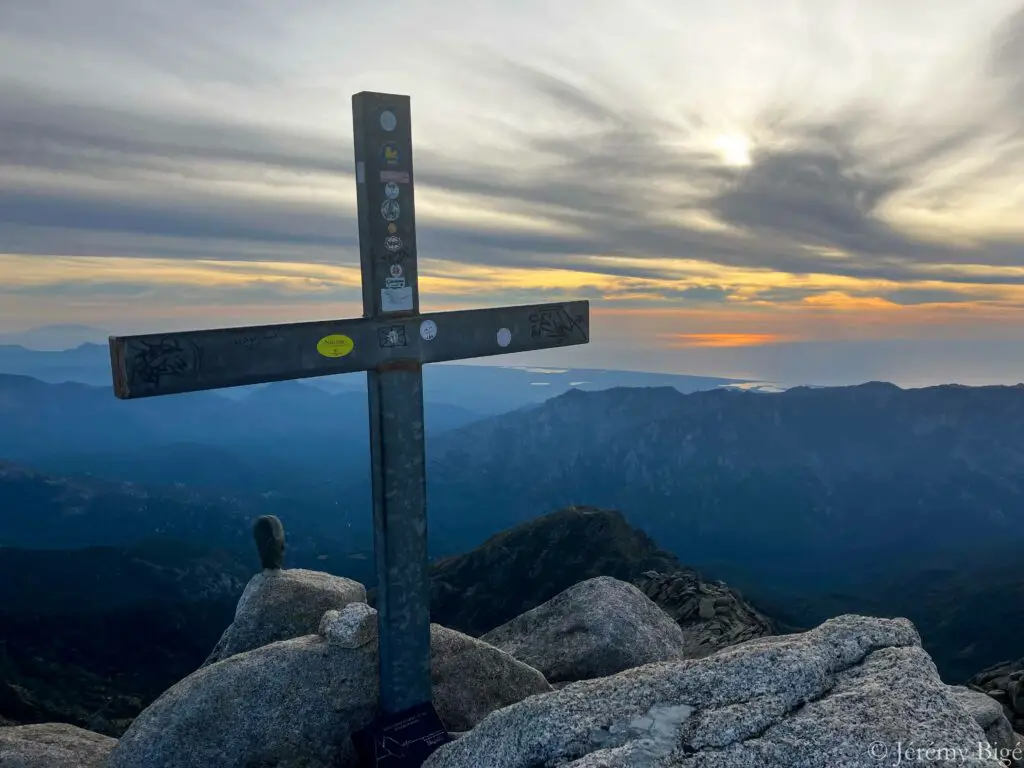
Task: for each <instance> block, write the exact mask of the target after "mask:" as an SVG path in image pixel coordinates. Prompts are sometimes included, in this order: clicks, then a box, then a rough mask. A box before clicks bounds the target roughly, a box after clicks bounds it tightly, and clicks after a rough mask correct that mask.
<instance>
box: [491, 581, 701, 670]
mask: <svg viewBox="0 0 1024 768" xmlns="http://www.w3.org/2000/svg"><path fill="white" fill-rule="evenodd" d="M480 639H481V640H483V641H484V642H485V643H489V644H491V645H493V646H495V647H497V648H500V649H501V650H503V651H506V652H507V653H510V654H511V655H512V656H515V657H516V658H517V659H519V660H520V661H522V662H525V663H526V664H529V665H530V666H531V667H533V668H534V669H538V670H540V671H541V672H542V673H543V674H544V677H546V678H547V680H548V681H549V682H551V683H563V682H571V681H576V680H589V679H591V678H595V677H604V676H606V675H611V674H614V673H616V672H621V671H622V670H624V669H631V668H633V667H639V666H642V665H644V664H650V663H653V662H656V661H678V660H681V659H683V658H685V648H686V642H685V638H684V637H683V631H682V630H681V629H680V628H679V626H678V625H677V624H676V623H675V622H674V621H673V620H672V619H671V617H669V616H668V614H666V613H665V612H664V611H663V610H661V609H660V608H659V607H658V606H657V605H655V604H654V603H653V602H651V601H650V600H649V599H648V598H647V597H645V596H644V594H643V593H642V592H641V591H640V590H639V589H637V588H636V587H634V586H633V585H632V584H627V583H626V582H624V581H619V580H618V579H613V578H611V577H610V576H599V577H597V578H594V579H588V580H587V581H583V582H580V583H579V584H576V585H575V586H573V587H570V588H569V589H567V590H565V591H564V592H561V593H559V594H558V595H556V596H555V597H553V598H552V599H551V600H548V601H547V602H546V603H542V604H541V605H538V606H537V607H536V608H534V609H532V610H530V611H527V612H526V613H524V614H522V615H521V616H517V617H516V618H514V619H512V621H509V622H508V623H506V624H503V625H502V626H500V627H498V628H497V629H494V630H492V631H490V632H488V633H487V634H485V635H483V636H482V637H481V638H480Z"/></svg>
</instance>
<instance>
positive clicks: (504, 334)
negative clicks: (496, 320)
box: [498, 328, 512, 347]
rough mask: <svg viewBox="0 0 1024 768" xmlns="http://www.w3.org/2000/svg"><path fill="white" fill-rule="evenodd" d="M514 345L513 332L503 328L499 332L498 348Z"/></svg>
mask: <svg viewBox="0 0 1024 768" xmlns="http://www.w3.org/2000/svg"><path fill="white" fill-rule="evenodd" d="M511 343H512V331H510V330H509V329H508V328H501V329H499V330H498V346H499V347H507V346H508V345H509V344H511Z"/></svg>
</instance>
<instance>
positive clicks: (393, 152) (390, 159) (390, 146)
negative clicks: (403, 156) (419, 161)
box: [380, 141, 399, 165]
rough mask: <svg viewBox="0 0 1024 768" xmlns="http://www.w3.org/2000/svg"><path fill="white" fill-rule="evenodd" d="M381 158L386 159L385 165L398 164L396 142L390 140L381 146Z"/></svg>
mask: <svg viewBox="0 0 1024 768" xmlns="http://www.w3.org/2000/svg"><path fill="white" fill-rule="evenodd" d="M380 159H381V160H383V161H384V164H385V165H398V160H399V154H398V145H397V144H395V142H393V141H389V142H388V143H387V144H385V145H384V146H383V147H381V148H380Z"/></svg>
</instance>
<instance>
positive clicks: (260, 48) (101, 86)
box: [0, 0, 1024, 348]
mask: <svg viewBox="0 0 1024 768" xmlns="http://www.w3.org/2000/svg"><path fill="white" fill-rule="evenodd" d="M595 2H597V0H595ZM429 5H430V7H429V8H419V7H414V6H411V5H409V6H407V7H403V8H402V9H401V12H398V11H397V10H394V9H392V10H389V11H387V12H381V11H380V9H379V8H377V7H375V6H367V5H366V4H358V3H354V2H348V3H346V2H341V3H325V2H317V1H315V0H297V2H295V3H290V4H289V5H288V7H287V8H285V7H284V6H280V7H278V6H274V5H272V4H262V5H259V6H258V7H257V6H252V4H251V3H250V4H245V3H242V2H241V0H225V2H220V3H215V4H211V3H201V2H199V1H198V0H182V2H180V3H176V4H174V5H173V6H172V5H168V4H166V3H158V2H155V1H154V0H137V2H132V3H128V2H125V1H123V0H120V1H119V0H96V1H95V2H93V3H90V4H88V8H86V7H85V6H83V5H82V4H80V3H77V2H72V0H50V2H47V3H40V2H37V1H36V0H9V1H8V2H5V3H3V4H2V5H0V44H2V46H3V51H4V53H3V60H2V61H0V64H2V65H3V66H2V67H0V71H2V72H3V74H2V75H0V104H3V109H2V110H0V275H2V277H3V280H0V283H2V284H4V285H5V286H6V288H5V289H4V290H5V291H6V293H5V295H4V296H5V299H4V300H5V302H7V309H6V310H5V312H6V313H7V314H5V315H4V317H11V316H13V315H11V314H10V313H13V312H14V311H15V310H13V309H11V308H12V307H15V306H17V307H19V308H24V307H28V306H30V305H31V306H38V307H40V309H39V310H38V311H39V312H42V311H43V310H42V309H41V307H42V306H43V303H42V302H43V300H44V299H46V297H52V298H53V300H54V302H58V303H59V302H61V301H65V300H69V301H70V300H72V299H73V300H75V301H85V300H86V299H88V298H90V297H91V298H92V299H94V300H95V301H96V304H97V306H98V303H99V302H100V301H101V300H103V301H109V302H110V306H111V307H116V309H112V310H110V311H111V312H115V313H118V312H122V311H124V310H125V308H127V307H132V308H133V309H134V308H138V309H139V310H140V311H147V310H148V308H149V307H154V309H153V310H152V311H154V312H155V311H156V309H155V307H157V306H160V307H162V309H161V311H163V312H169V311H170V309H171V308H173V307H174V305H175V304H176V303H188V304H189V305H190V306H198V305H201V304H202V305H204V306H210V307H215V306H216V305H217V304H218V303H219V304H221V305H223V306H224V307H225V308H226V307H228V306H229V305H237V306H239V307H242V306H244V307H246V308H247V310H246V311H249V310H251V311H252V313H253V315H254V316H255V315H258V310H259V308H260V306H261V303H262V305H264V306H267V307H268V308H270V309H268V311H270V312H272V313H273V312H278V313H285V312H286V311H287V312H291V313H293V314H295V315H297V316H301V315H302V313H303V311H304V306H305V305H307V304H313V305H315V306H318V307H322V306H323V304H324V303H325V302H327V303H330V302H334V301H338V302H339V304H346V305H348V304H351V303H352V302H353V301H357V300H358V290H357V288H356V281H357V280H358V271H357V270H358V229H357V223H356V220H355V205H354V189H355V187H354V184H355V182H354V179H353V177H352V172H353V168H352V149H351V130H350V121H351V117H350V113H349V104H350V101H349V97H350V95H351V93H353V92H355V91H358V90H363V89H366V88H377V89H379V90H393V91H395V92H403V93H412V94H413V107H414V120H415V129H414V134H415V140H416V171H417V190H416V206H417V240H418V245H419V251H420V259H421V266H422V268H423V275H424V277H423V283H422V286H421V287H422V290H423V292H424V304H425V306H427V305H429V306H431V307H435V306H436V307H447V306H465V305H479V304H484V305H488V304H489V305H493V304H498V303H527V302H532V301H539V300H557V299H561V298H568V297H571V296H581V295H582V296H588V297H591V298H592V299H594V302H595V307H596V308H600V309H620V308H621V309H642V308H644V307H646V308H650V309H652V310H654V311H657V312H662V311H663V310H669V309H673V308H678V309H682V310H687V311H689V310H693V311H695V312H707V313H709V314H707V315H706V316H702V318H704V319H702V320H701V323H702V325H701V327H700V328H697V329H696V330H694V329H688V328H687V327H685V326H673V328H671V329H670V331H671V332H675V331H679V332H680V333H682V334H684V336H685V334H686V333H688V332H689V331H690V330H693V331H694V332H693V333H692V334H690V336H689V337H686V338H688V339H689V341H687V344H688V345H689V347H690V348H693V347H694V345H696V346H698V347H701V348H712V347H714V348H724V347H736V348H744V345H746V346H749V344H748V342H751V341H752V340H754V341H756V342H757V345H763V344H766V343H768V341H767V340H773V341H771V344H772V345H773V346H775V345H777V344H778V343H779V342H778V340H779V339H791V338H803V336H804V335H806V334H805V333H804V331H805V330H806V329H805V328H801V327H800V324H801V323H803V324H805V325H806V324H811V323H817V324H819V325H818V327H821V328H827V329H828V330H829V332H831V333H834V334H835V335H836V336H837V337H842V336H843V333H847V335H848V331H844V328H847V329H848V328H849V327H851V326H852V325H855V324H857V323H859V322H861V318H862V317H863V316H864V314H865V313H867V312H870V313H871V317H873V318H875V319H876V321H877V323H878V324H879V325H882V324H884V323H889V324H892V323H904V326H902V327H905V328H908V329H910V330H908V331H907V332H908V333H923V332H924V331H923V330H922V329H923V328H925V326H927V324H928V323H932V324H933V325H934V326H939V325H941V324H943V323H947V322H951V323H954V322H955V323H960V324H961V325H959V326H957V327H960V328H966V327H970V328H972V331H971V332H972V333H981V332H982V331H977V330H976V326H973V325H970V326H969V324H966V323H967V320H965V319H964V317H963V315H958V314H954V313H955V312H956V311H959V310H962V311H964V312H968V311H971V310H977V309H978V308H979V307H981V306H982V303H984V312H983V313H981V314H979V315H978V316H984V317H985V318H986V319H987V321H988V322H990V323H998V322H1000V321H1001V322H1003V323H1006V322H1007V321H1012V320H1013V319H1015V318H1016V316H1015V315H1014V314H1013V307H1014V306H1020V305H1021V304H1022V303H1024V192H1022V191H1021V190H1020V188H1019V178H1020V176H1021V174H1024V135H1022V133H1021V130H1020V126H1021V125H1022V124H1024V123H1022V120H1021V118H1022V114H1021V111H1020V109H1021V107H1020V105H1021V104H1022V103H1024V85H1022V83H1024V75H1022V73H1024V58H1022V57H1024V10H1022V9H1020V8H1019V3H1017V4H1016V5H1014V4H1013V3H1010V2H1006V1H1004V0H986V1H985V2H983V3H979V4H977V5H976V6H971V7H968V4H963V3H953V2H952V0H948V2H947V1H946V0H942V1H941V2H937V3H931V4H920V3H917V4H915V3H911V2H909V0H908V4H906V5H904V4H890V5H888V6H886V7H885V9H882V6H881V5H872V6H867V5H864V4H861V5H860V6H857V7H856V8H855V7H854V6H853V5H851V4H847V3H838V2H826V1H825V0H820V1H818V0H816V2H808V3H802V2H796V3H794V4H792V6H791V8H790V10H789V11H787V12H786V13H779V12H776V11H774V10H766V6H763V5H762V4H758V3H754V2H744V0H737V2H736V3H734V4H726V5H723V6H722V7H721V8H720V9H719V10H716V11H715V12H714V13H708V12H706V8H704V7H703V6H699V5H698V4H694V3H690V2H689V0H678V2H671V3H669V2H665V3H658V2H656V3H655V4H654V5H653V6H650V7H649V10H647V11H635V10H634V11H630V12H629V13H628V15H622V14H625V9H626V6H625V5H623V4H621V3H615V2H610V1H606V0H601V2H600V3H599V5H600V12H597V11H595V10H594V6H593V5H587V6H582V5H580V4H576V3H573V2H568V3H561V4H557V5H552V4H550V3H542V2H539V0H523V2H522V3H517V4H513V5H512V6H510V5H508V4H506V3H498V2H491V1H490V0H481V3H480V4H479V8H478V10H479V14H473V15H471V14H465V13H464V12H463V11H462V10H461V9H460V8H458V7H457V5H456V4H450V3H443V2H442V3H433V4H429ZM911 6H913V7H911ZM926 6H927V7H926ZM929 9H934V12H932V11H931V10H929ZM926 11H927V12H926ZM619 12H621V13H619ZM382 16H383V17H386V19H384V20H383V21H382ZM478 17H479V18H478ZM382 23H383V24H385V25H386V26H387V39H392V40H402V41H403V42H402V45H400V46H391V47H390V48H389V47H387V46H386V45H385V44H384V42H383V41H384V39H385V38H384V37H382V35H383V34H384V33H383V32H382V27H381V25H382ZM494 29H500V30H501V32H502V34H501V35H500V36H495V35H494V34H493V30H494ZM542 29H549V30H558V33H557V35H549V36H545V35H542V34H540V33H539V31H538V30H542ZM341 39H343V40H344V41H345V42H344V45H340V44H339V42H338V41H339V40H341ZM466 41H479V42H474V43H469V42H466ZM723 41H724V42H723ZM737 147H742V148H744V151H742V152H740V151H738V150H737ZM3 254H7V256H4V255H3ZM72 256H74V257H79V258H80V261H78V262H75V261H73V260H71V259H68V258H64V257H72ZM172 262H173V263H179V264H182V265H186V266H188V265H193V267H194V269H193V271H191V272H181V271H176V268H175V267H173V265H172ZM229 263H233V264H234V265H235V266H234V267H231V268H230V269H229V268H228V267H226V266H224V265H225V264H229ZM286 264H291V265H292V268H294V271H291V270H292V268H286V267H285V266H284V265H286ZM15 265H17V266H15ZM76 265H77V266H76ZM90 270H91V271H90ZM29 275H31V276H29ZM17 296H20V297H21V298H20V299H18V300H17V302H16V301H15V298H16V297H17ZM133 302H134V303H133ZM52 307H53V308H55V307H58V304H57V303H54V304H53V305H52ZM737 307H741V308H745V309H747V310H749V311H750V313H751V314H749V315H743V316H742V318H741V319H740V320H736V319H735V318H736V317H737V316H736V315H730V314H728V313H729V312H732V311H734V310H735V308H737ZM59 308H60V310H61V311H62V312H64V311H65V309H66V308H65V307H64V306H63V305H60V307H59ZM17 311H19V312H20V311H24V310H23V309H18V310H17ZM54 311H56V309H54ZM66 311H67V312H70V311H71V310H70V309H67V310H66ZM96 311H97V312H98V311H99V310H98V309H97V310H96ZM225 311H227V310H225ZM211 312H212V309H211ZM913 313H917V314H913ZM62 316H63V315H62ZM275 316H277V315H275ZM91 317H92V316H90V318H91ZM663 317H665V316H664V315H659V318H663ZM922 318H924V319H922ZM90 321H92V319H90ZM5 322H9V321H7V320H5ZM659 322H661V320H659ZM680 322H682V321H680ZM734 322H735V327H734V326H733V323H734ZM842 323H846V326H843V325H842ZM715 324H718V325H719V326H721V327H719V328H716V327H714V326H715ZM822 324H824V325H822ZM894 327H895V326H894ZM943 327H945V326H943ZM650 330H651V329H650V327H647V329H646V331H644V330H643V329H641V328H639V327H638V328H637V329H636V333H638V334H640V333H642V332H646V333H648V338H653V334H650ZM716 334H717V335H716ZM679 338H683V337H679ZM744 340H746V341H744ZM741 342H742V343H741Z"/></svg>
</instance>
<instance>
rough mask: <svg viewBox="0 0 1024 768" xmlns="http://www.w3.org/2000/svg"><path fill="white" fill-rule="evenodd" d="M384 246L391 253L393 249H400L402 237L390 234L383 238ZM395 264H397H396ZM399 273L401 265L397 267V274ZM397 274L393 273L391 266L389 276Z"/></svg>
mask: <svg viewBox="0 0 1024 768" xmlns="http://www.w3.org/2000/svg"><path fill="white" fill-rule="evenodd" d="M384 247H385V248H387V249H388V250H389V251H391V252H392V253H394V252H395V251H400V250H402V238H400V237H399V236H398V235H391V236H390V237H387V238H385V239H384ZM395 266H398V265H397V264H396V265H395ZM400 274H402V268H401V267H399V268H398V275H400ZM398 275H396V274H395V267H391V276H392V277H398Z"/></svg>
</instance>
